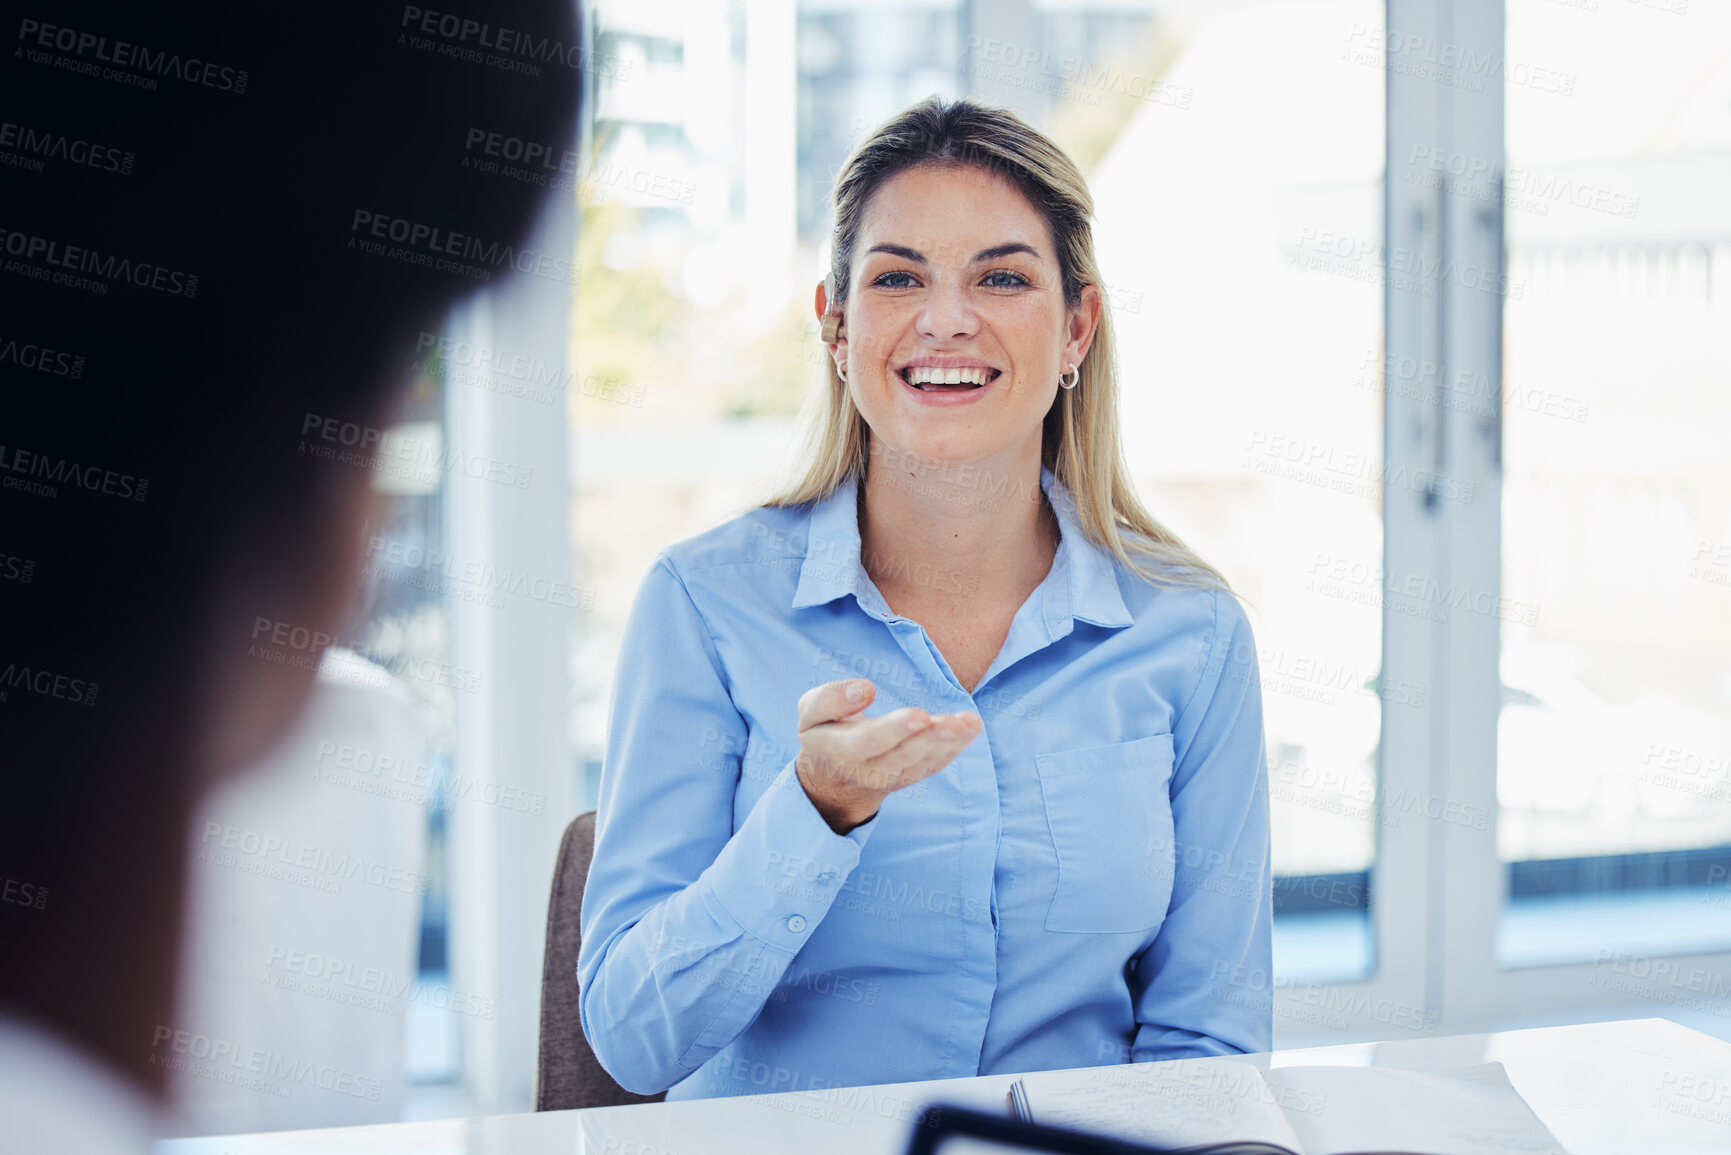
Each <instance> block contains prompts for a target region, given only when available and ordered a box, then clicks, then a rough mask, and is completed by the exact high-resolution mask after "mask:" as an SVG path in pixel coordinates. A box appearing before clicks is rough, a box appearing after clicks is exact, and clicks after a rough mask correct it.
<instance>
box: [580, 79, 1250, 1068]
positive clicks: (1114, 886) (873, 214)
mask: <svg viewBox="0 0 1731 1155" xmlns="http://www.w3.org/2000/svg"><path fill="white" fill-rule="evenodd" d="M1091 215H1092V203H1091V200H1090V198H1089V196H1088V193H1087V190H1086V188H1085V186H1084V183H1083V181H1082V178H1081V175H1080V174H1079V173H1078V172H1077V170H1076V168H1075V166H1074V165H1073V164H1072V163H1071V161H1070V160H1069V158H1068V157H1066V156H1065V155H1064V154H1063V153H1062V152H1061V151H1060V150H1059V149H1058V148H1057V147H1056V146H1055V145H1053V144H1052V143H1051V142H1050V141H1049V140H1047V139H1046V138H1045V137H1044V136H1042V135H1040V134H1039V133H1037V132H1035V131H1034V130H1033V129H1031V128H1029V127H1028V126H1027V125H1026V124H1024V123H1023V122H1022V121H1020V120H1019V119H1017V118H1016V117H1015V116H1014V115H1012V114H1010V113H1008V112H1005V111H1002V110H998V109H993V108H987V107H984V106H982V105H979V104H975V103H972V102H969V101H965V100H964V101H958V102H955V103H951V104H944V103H942V102H940V101H939V100H937V99H936V98H933V99H930V100H927V101H925V102H923V103H921V104H919V105H917V106H915V107H914V108H912V109H910V110H908V111H907V112H905V113H903V114H902V115H901V116H899V117H897V118H895V119H894V120H892V121H890V122H889V123H887V124H885V125H884V126H882V127H881V128H879V129H878V130H877V132H875V133H874V134H873V135H872V136H871V137H870V138H869V139H868V140H867V141H866V142H865V143H864V144H862V145H861V146H860V148H859V150H858V151H856V152H855V154H854V155H853V156H852V157H851V158H850V159H849V161H848V163H847V165H846V166H845V167H844V169H843V171H842V174H841V177H840V179H839V180H838V182H837V185H836V191H835V232H834V239H833V264H832V267H831V270H830V273H829V276H828V277H827V278H826V279H825V283H824V285H822V286H820V287H819V288H818V290H817V293H816V301H815V305H816V309H817V313H818V316H819V318H820V319H821V321H822V323H823V338H824V343H825V345H826V347H827V349H828V351H829V354H830V357H831V371H830V373H829V376H828V380H827V382H826V384H825V386H824V387H823V388H822V389H820V391H819V393H818V395H817V396H816V397H814V398H813V405H812V407H811V409H810V413H811V415H812V416H813V417H814V418H815V425H814V431H813V437H812V439H811V442H810V447H809V458H808V462H807V464H806V466H805V469H804V474H803V476H802V477H801V479H800V480H799V481H798V482H797V483H796V484H795V485H794V486H793V487H792V488H791V489H790V490H789V491H788V492H786V493H783V494H781V495H779V496H778V497H776V498H774V499H773V500H771V501H769V502H767V503H765V504H764V505H762V506H759V507H758V508H756V509H753V510H751V511H749V512H747V513H745V514H743V515H741V516H739V517H737V518H734V519H733V520H731V521H729V522H727V523H725V524H723V525H721V526H718V527H716V528H715V529H713V530H710V531H708V532H706V533H702V534H699V535H697V536H695V537H692V538H688V539H686V540H685V541H681V542H678V543H676V544H674V545H672V546H670V547H668V548H667V549H666V550H664V551H662V553H661V554H660V555H659V556H658V557H657V559H656V563H655V565H654V566H653V567H652V568H651V570H650V572H649V574H648V575H647V576H646V578H645V579H644V582H643V585H642V587H641V588H640V590H639V592H638V595H637V599H636V601H635V602H634V604H633V607H632V611H631V616H630V618H629V620H628V622H627V625H626V633H625V637H624V639H623V643H622V646H621V659H620V666H619V672H618V677H617V681H616V683H615V689H614V696H613V706H612V713H611V717H610V721H609V730H608V740H607V743H608V744H607V749H606V756H605V758H604V761H603V766H602V778H601V790H600V803H599V814H598V833H597V842H596V847H595V857H594V865H593V867H592V869H591V872H590V874H589V881H588V886H587V889H586V891H585V896H584V904H583V914H582V922H583V928H582V930H583V935H582V949H581V955H580V957H579V961H578V975H579V979H580V983H581V1000H580V1006H581V1013H582V1019H583V1029H584V1031H585V1033H586V1034H587V1036H588V1038H589V1040H590V1043H591V1045H592V1046H593V1048H594V1050H595V1053H596V1055H597V1057H598V1058H599V1059H600V1060H601V1062H602V1064H603V1065H604V1066H605V1067H606V1068H607V1069H608V1071H609V1072H611V1073H612V1074H613V1075H614V1077H615V1078H616V1079H618V1080H619V1082H620V1083H622V1084H623V1085H624V1086H625V1087H627V1088H628V1089H630V1090H634V1091H638V1092H642V1093H650V1092H656V1091H662V1090H668V1089H669V1088H671V1090H670V1092H669V1098H674V1099H678V1098H694V1097H700V1096H708V1095H726V1094H742V1093H750V1092H757V1091H770V1090H793V1089H804V1088H813V1087H826V1086H840V1085H856V1084H864V1083H884V1082H894V1081H902V1080H910V1079H926V1078H945V1077H953V1076H960V1075H973V1074H986V1073H992V1072H998V1071H1022V1070H1032V1069H1041V1068H1057V1067H1078V1066H1087V1065H1092V1064H1099V1063H1109V1062H1126V1061H1130V1060H1132V1059H1137V1060H1140V1059H1157V1058H1159V1059H1163V1058H1176V1057H1183V1056H1191V1055H1218V1054H1229V1053H1236V1052H1246V1051H1260V1050H1267V1049H1268V1048H1269V1046H1270V1045H1271V1041H1272V991H1271V989H1270V985H1271V980H1270V977H1269V976H1270V973H1271V971H1270V926H1271V917H1272V911H1271V888H1270V878H1269V825H1268V793H1267V784H1266V776H1265V773H1264V764H1265V749H1264V739H1263V730H1262V703H1261V697H1260V685H1259V678H1258V671H1257V661H1256V648H1255V642H1254V640H1253V638H1252V636H1251V632H1250V627H1249V624H1248V622H1247V619H1246V617H1245V614H1244V611H1243V609H1242V607H1241V606H1240V605H1239V604H1238V602H1237V600H1236V599H1235V598H1234V597H1233V596H1232V594H1231V592H1230V591H1229V590H1228V589H1226V587H1225V583H1224V581H1223V580H1222V579H1221V578H1220V577H1219V575H1218V573H1216V571H1214V570H1213V569H1212V568H1211V567H1210V566H1208V565H1207V563H1205V562H1203V561H1202V560H1201V559H1200V558H1198V557H1197V556H1196V555H1195V554H1194V553H1193V552H1191V551H1190V550H1189V549H1188V548H1187V547H1186V546H1185V545H1184V544H1183V543H1182V542H1180V541H1179V540H1178V539H1177V538H1176V537H1174V536H1173V535H1172V534H1171V533H1169V532H1168V531H1166V530H1165V529H1164V528H1163V527H1162V526H1161V525H1160V524H1159V523H1158V522H1156V521H1155V520H1154V519H1153V518H1152V517H1150V516H1149V515H1148V513H1147V512H1146V511H1145V510H1144V509H1143V508H1142V506H1141V505H1140V503H1139V502H1138V501H1137V499H1136V497H1135V495H1134V493H1133V492H1132V490H1131V487H1130V484H1129V481H1128V477H1127V474H1126V471H1125V468H1124V465H1123V460H1122V453H1121V450H1120V448H1119V436H1118V424H1117V421H1118V418H1117V403H1116V388H1117V386H1116V381H1115V378H1114V366H1113V363H1112V343H1111V327H1110V318H1109V314H1107V313H1106V312H1104V311H1103V310H1102V308H1101V293H1100V289H1099V287H1098V286H1099V283H1100V279H1099V276H1098V271H1097V267H1096V265H1095V261H1094V254H1093V242H1092V238H1091V232H1090V224H1089V218H1090V216H1091ZM699 735H700V736H701V737H694V736H699ZM813 974H819V975H823V976H826V978H827V979H828V980H833V981H826V982H825V984H824V989H826V990H833V989H842V990H848V991H859V992H866V993H869V996H870V997H865V995H863V994H862V997H861V998H859V999H857V1000H855V999H838V998H835V997H831V996H825V995H823V994H822V993H820V992H819V991H818V989H817V988H816V987H814V986H813V985H812V984H811V982H810V981H809V976H811V975H813ZM796 976H806V978H805V979H804V980H802V979H800V978H798V977H796Z"/></svg>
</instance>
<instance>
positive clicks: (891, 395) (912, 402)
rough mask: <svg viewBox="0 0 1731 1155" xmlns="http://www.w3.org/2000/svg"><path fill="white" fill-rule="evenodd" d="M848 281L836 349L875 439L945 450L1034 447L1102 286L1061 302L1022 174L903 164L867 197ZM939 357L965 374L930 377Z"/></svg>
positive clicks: (1006, 453)
mask: <svg viewBox="0 0 1731 1155" xmlns="http://www.w3.org/2000/svg"><path fill="white" fill-rule="evenodd" d="M849 284H850V288H849V294H848V301H847V305H846V311H845V319H846V326H845V328H844V329H843V331H842V338H841V340H840V341H839V342H838V343H837V345H836V347H835V348H836V359H837V361H838V362H840V363H842V364H843V366H844V367H845V369H846V372H847V384H848V389H849V391H850V392H851V394H852V396H853V400H854V404H855V405H856V406H858V407H859V411H860V413H861V415H862V416H864V418H865V420H866V423H867V424H868V425H869V426H870V427H871V430H872V436H873V439H874V440H875V441H881V442H883V443H887V444H888V445H890V446H892V447H894V449H896V450H898V451H900V452H902V453H906V454H913V455H917V456H918V457H919V458H922V459H937V460H940V461H945V462H981V461H987V460H991V459H1000V460H1003V461H1004V462H1005V464H1006V465H1007V464H1008V463H1009V461H1011V460H1013V459H1014V458H1016V457H1017V456H1019V455H1020V454H1021V453H1024V452H1031V453H1032V455H1033V456H1034V457H1035V459H1036V460H1037V459H1038V457H1039V452H1040V431H1041V422H1042V421H1043V420H1044V418H1045V415H1046V413H1047V411H1048V410H1050V409H1051V407H1052V399H1053V397H1054V396H1055V395H1056V394H1057V390H1058V374H1059V373H1060V372H1061V371H1062V370H1063V369H1064V368H1065V367H1066V366H1068V365H1080V364H1081V363H1082V358H1083V357H1084V356H1085V355H1086V354H1087V351H1088V345H1089V343H1090V342H1091V341H1092V340H1093V336H1094V328H1095V325H1096V324H1097V323H1098V321H1099V315H1100V294H1099V291H1098V290H1097V289H1095V288H1094V287H1093V286H1091V285H1090V286H1087V287H1086V288H1084V289H1083V291H1082V303H1081V307H1080V308H1078V309H1077V310H1076V311H1075V312H1074V313H1071V312H1069V311H1068V310H1066V308H1065V306H1064V291H1063V284H1062V280H1061V277H1060V273H1059V268H1058V259H1057V254H1056V252H1055V251H1054V250H1053V247H1052V238H1051V235H1050V231H1049V230H1048V228H1047V227H1046V220H1045V218H1044V217H1043V216H1041V215H1040V213H1039V211H1038V210H1036V209H1035V208H1034V206H1033V205H1032V204H1030V203H1029V202H1028V200H1027V198H1026V197H1024V196H1023V195H1022V193H1021V191H1020V190H1019V189H1017V188H1016V186H1015V185H1013V184H1011V183H1010V182H1009V181H1007V180H1005V179H1004V178H1003V177H1000V176H997V175H995V174H993V173H990V172H988V171H987V170H985V169H982V168H977V167H954V166H923V167H919V168H913V169H905V170H903V171H902V172H900V173H897V174H896V175H895V176H894V177H891V178H890V179H889V180H888V181H886V182H885V183H884V184H883V185H882V187H880V188H879V189H878V191H877V192H876V193H875V194H874V195H873V197H872V199H871V201H870V202H869V203H868V204H867V206H866V211H865V214H864V219H863V220H862V221H861V224H860V231H859V236H858V239H857V241H856V243H855V246H854V257H853V268H852V269H851V277H850V282H849ZM938 369H951V370H957V369H959V370H963V372H962V373H961V374H960V376H961V377H962V381H961V382H960V383H956V384H948V385H944V384H936V383H929V384H928V383H925V378H926V377H927V376H929V375H930V373H931V372H932V371H933V370H938ZM922 370H924V372H921V371H922ZM949 376H950V377H951V378H954V377H955V376H957V374H956V373H953V372H952V373H950V374H949ZM937 380H938V381H943V380H944V378H943V377H939V378H937ZM970 381H971V382H974V383H973V384H970V383H969V382H970ZM981 381H983V383H979V382H981ZM916 382H921V383H922V384H924V385H925V387H923V388H922V387H921V385H920V384H916Z"/></svg>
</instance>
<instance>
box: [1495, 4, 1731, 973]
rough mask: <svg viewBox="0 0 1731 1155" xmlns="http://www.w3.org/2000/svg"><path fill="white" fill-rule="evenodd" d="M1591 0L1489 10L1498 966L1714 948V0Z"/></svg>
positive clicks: (1730, 359) (1726, 497)
mask: <svg viewBox="0 0 1731 1155" xmlns="http://www.w3.org/2000/svg"><path fill="white" fill-rule="evenodd" d="M1600 9H1602V10H1595V11H1584V10H1580V9H1573V8H1569V7H1567V6H1561V5H1556V4H1547V3H1533V2H1530V0H1511V2H1510V4H1509V9H1508V39H1509V52H1510V55H1511V57H1520V58H1522V59H1524V60H1530V61H1531V62H1532V64H1533V66H1534V67H1533V69H1532V70H1530V71H1529V72H1526V73H1516V72H1511V73H1510V74H1509V76H1508V78H1507V80H1508V83H1507V98H1506V99H1507V109H1508V154H1509V157H1508V159H1509V169H1508V178H1507V185H1508V198H1507V205H1508V212H1507V220H1508V239H1509V272H1510V275H1511V278H1512V279H1513V280H1514V283H1515V285H1516V287H1518V289H1519V290H1520V291H1519V293H1518V294H1517V293H1515V292H1511V293H1510V295H1509V298H1508V301H1507V304H1506V308H1505V319H1506V342H1505V347H1504V355H1505V364H1506V367H1507V370H1506V371H1507V381H1506V386H1505V388H1506V405H1505V415H1506V416H1505V422H1506V444H1505V448H1504V461H1505V470H1506V480H1505V483H1504V485H1505V488H1504V497H1503V503H1504V535H1503V558H1502V566H1503V577H1504V582H1505V585H1506V587H1507V592H1508V595H1509V598H1510V599H1511V605H1512V606H1513V607H1515V608H1517V609H1518V613H1517V614H1515V615H1514V616H1512V617H1511V618H1510V619H1508V620H1505V621H1504V622H1503V623H1502V639H1501V640H1502V647H1501V672H1502V682H1503V687H1504V688H1503V702H1502V712H1501V717H1500V720H1499V723H1498V729H1497V739H1498V744H1497V759H1498V777H1497V798H1498V803H1499V807H1500V810H1499V817H1498V826H1497V852H1498V855H1499V857H1500V858H1501V860H1502V861H1503V862H1505V863H1506V864H1507V865H1508V870H1509V901H1508V906H1507V909H1506V912H1505V914H1504V917H1503V919H1502V922H1501V926H1500V935H1499V940H1498V946H1499V956H1500V957H1501V958H1502V959H1503V961H1505V962H1506V963H1509V964H1511V965H1520V964H1538V963H1545V962H1574V961H1582V960H1592V959H1593V958H1595V956H1596V955H1597V954H1598V952H1600V951H1601V950H1613V951H1618V952H1632V953H1637V954H1644V955H1650V954H1654V953H1669V952H1672V951H1679V950H1684V951H1689V950H1696V951H1698V950H1703V949H1721V950H1722V949H1726V948H1731V916H1727V914H1726V905H1725V904H1724V903H1720V904H1719V905H1717V906H1716V905H1715V901H1716V900H1717V899H1718V898H1720V897H1722V896H1725V895H1731V891H1728V890H1726V888H1725V886H1724V885H1723V884H1724V882H1725V880H1726V877H1727V875H1726V867H1727V865H1728V864H1731V455H1728V454H1727V452H1726V435H1727V432H1728V431H1731V393H1728V392H1727V390H1726V383H1727V381H1731V300H1728V298H1731V294H1728V293H1727V291H1726V290H1727V281H1726V275H1727V272H1728V265H1727V257H1731V102H1728V101H1727V93H1728V92H1731V61H1728V60H1727V58H1726V55H1725V45H1726V44H1727V43H1731V11H1727V10H1726V9H1725V8H1724V7H1723V6H1720V5H1693V6H1688V5H1635V4H1616V5H1611V4H1606V5H1602V6H1600ZM1540 68H1542V69H1543V70H1544V71H1542V72H1541V71H1539V69H1540ZM1715 884H1718V885H1715Z"/></svg>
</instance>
